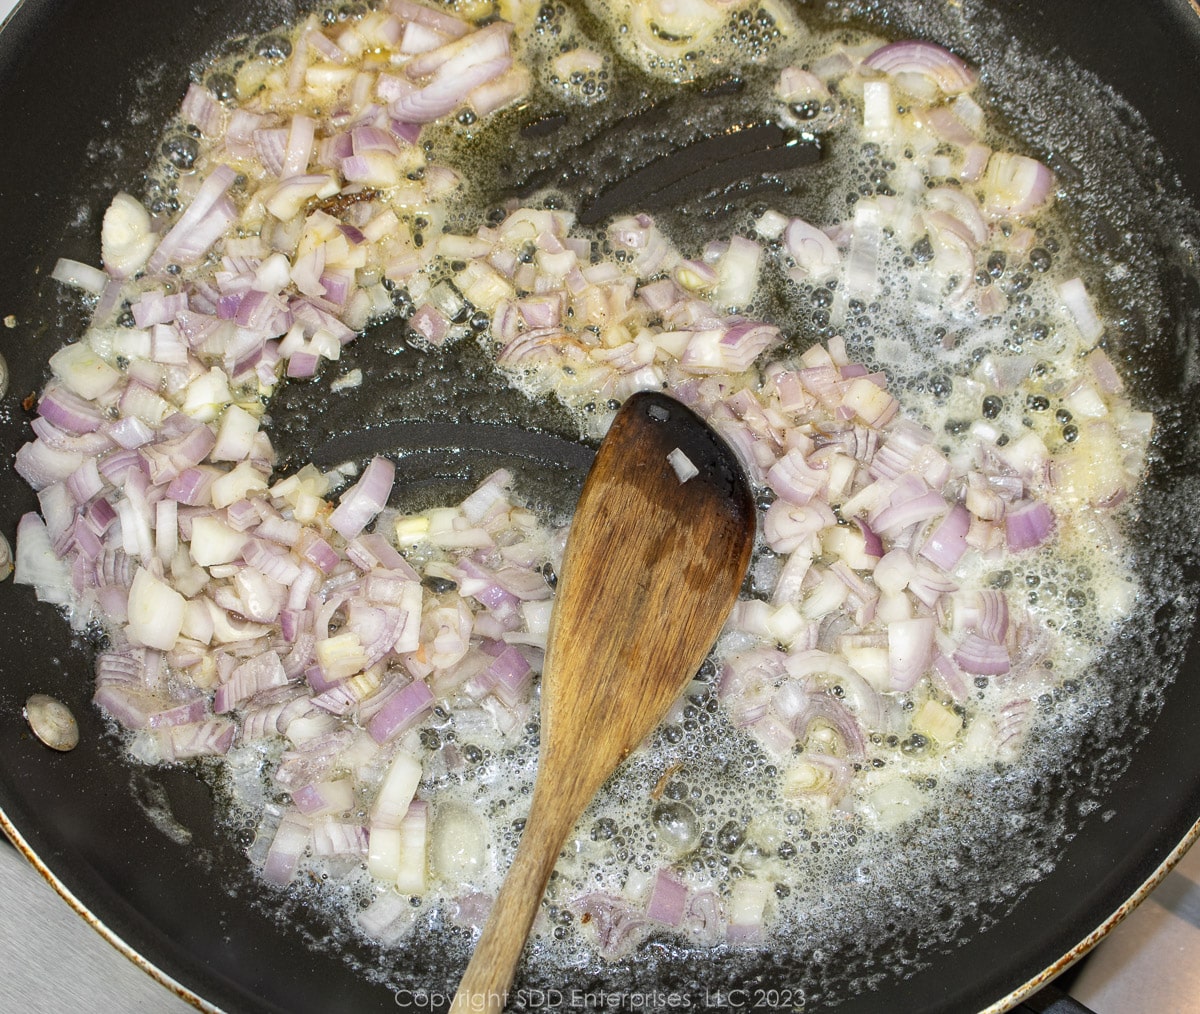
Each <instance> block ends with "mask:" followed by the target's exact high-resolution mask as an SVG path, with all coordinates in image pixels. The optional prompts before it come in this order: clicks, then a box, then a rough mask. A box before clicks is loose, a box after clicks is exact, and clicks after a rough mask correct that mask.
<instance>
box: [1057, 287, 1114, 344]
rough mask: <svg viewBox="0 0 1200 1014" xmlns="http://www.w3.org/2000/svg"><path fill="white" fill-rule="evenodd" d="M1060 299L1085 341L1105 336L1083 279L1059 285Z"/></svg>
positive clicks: (1102, 325)
mask: <svg viewBox="0 0 1200 1014" xmlns="http://www.w3.org/2000/svg"><path fill="white" fill-rule="evenodd" d="M1058 298H1059V299H1061V300H1062V305H1063V308H1064V309H1065V310H1066V311H1067V313H1069V314H1070V315H1071V319H1072V320H1073V321H1074V322H1075V326H1076V327H1077V328H1079V333H1080V334H1081V335H1083V337H1084V338H1085V339H1087V340H1088V341H1095V340H1096V339H1097V338H1099V337H1100V336H1101V335H1102V334H1104V324H1103V323H1101V321H1100V316H1099V314H1097V313H1096V307H1095V306H1094V305H1093V303H1092V298H1091V296H1089V295H1088V291H1087V289H1086V288H1085V287H1084V284H1083V279H1082V278H1072V279H1069V280H1068V281H1065V282H1063V283H1062V284H1061V285H1059V287H1058Z"/></svg>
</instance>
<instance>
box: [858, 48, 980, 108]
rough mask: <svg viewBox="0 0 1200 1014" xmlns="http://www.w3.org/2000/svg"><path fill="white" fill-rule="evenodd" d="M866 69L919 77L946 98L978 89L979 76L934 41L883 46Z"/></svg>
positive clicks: (864, 63)
mask: <svg viewBox="0 0 1200 1014" xmlns="http://www.w3.org/2000/svg"><path fill="white" fill-rule="evenodd" d="M863 66H865V67H870V68H871V69H872V70H878V71H882V72H883V73H884V74H892V75H898V74H913V75H919V76H920V77H923V78H925V79H927V80H928V81H930V82H932V83H933V84H935V85H936V86H937V87H938V88H939V89H941V91H942V92H943V93H944V94H946V95H957V94H958V93H960V92H965V91H968V90H969V89H971V88H973V87H974V86H975V82H976V81H977V80H978V75H977V74H976V73H975V71H974V70H972V69H971V68H970V67H969V66H968V65H967V64H966V63H964V62H963V61H962V60H961V59H959V57H957V56H955V55H954V54H953V53H951V52H950V51H949V50H947V49H943V48H942V47H941V46H938V45H936V44H934V43H932V42H925V41H922V40H903V41H900V42H889V43H888V44H887V45H885V46H880V47H879V48H878V49H877V50H875V52H873V53H872V54H871V55H870V56H868V57H867V58H866V59H865V60H864V61H863Z"/></svg>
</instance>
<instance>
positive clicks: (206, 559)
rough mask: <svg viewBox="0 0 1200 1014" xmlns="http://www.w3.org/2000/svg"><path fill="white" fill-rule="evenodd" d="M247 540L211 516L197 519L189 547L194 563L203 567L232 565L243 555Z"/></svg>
mask: <svg viewBox="0 0 1200 1014" xmlns="http://www.w3.org/2000/svg"><path fill="white" fill-rule="evenodd" d="M247 538H248V537H247V536H246V535H245V534H243V533H242V532H235V531H234V530H233V529H232V528H230V527H229V526H228V525H227V524H226V523H225V522H224V521H222V520H221V519H220V518H218V517H214V516H211V515H209V516H204V517H198V518H195V519H194V520H193V521H192V538H191V543H190V546H189V549H190V552H191V557H192V561H193V562H194V563H196V564H197V565H198V566H201V567H215V566H218V565H219V564H222V563H230V562H232V561H233V560H236V559H237V558H238V556H239V555H240V554H241V552H242V547H243V546H244V545H245V544H246V540H247Z"/></svg>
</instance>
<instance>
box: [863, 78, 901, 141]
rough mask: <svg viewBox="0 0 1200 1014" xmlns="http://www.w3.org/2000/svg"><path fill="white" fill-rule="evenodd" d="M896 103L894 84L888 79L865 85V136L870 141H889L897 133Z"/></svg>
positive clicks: (868, 82) (869, 82)
mask: <svg viewBox="0 0 1200 1014" xmlns="http://www.w3.org/2000/svg"><path fill="white" fill-rule="evenodd" d="M894 107H895V103H894V101H893V99H892V86H891V85H890V84H888V83H887V82H886V81H867V82H866V83H865V84H864V85H863V136H864V137H865V138H867V140H869V141H887V140H890V139H891V137H892V135H893V134H894V133H895V108H894Z"/></svg>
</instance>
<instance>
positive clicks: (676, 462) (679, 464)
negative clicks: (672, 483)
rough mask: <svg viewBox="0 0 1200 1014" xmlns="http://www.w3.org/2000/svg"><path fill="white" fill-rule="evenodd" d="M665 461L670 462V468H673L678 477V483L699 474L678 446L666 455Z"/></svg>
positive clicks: (698, 470)
mask: <svg viewBox="0 0 1200 1014" xmlns="http://www.w3.org/2000/svg"><path fill="white" fill-rule="evenodd" d="M667 461H668V462H670V464H671V468H673V469H674V470H675V477H676V478H677V479H679V482H680V484H681V485H682V484H683V483H685V482H687V481H688V479H694V478H695V477H696V476H697V475H699V474H700V469H698V468H697V467H696V466H695V464H694V463H693V462H692V459H691V458H689V457H688V456H687V455H686V454H684V453H683V451H681V450H680V449H679V448H678V447H676V448H675V449H674V450H673V451H671V452H670V453H669V454H668V455H667Z"/></svg>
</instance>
